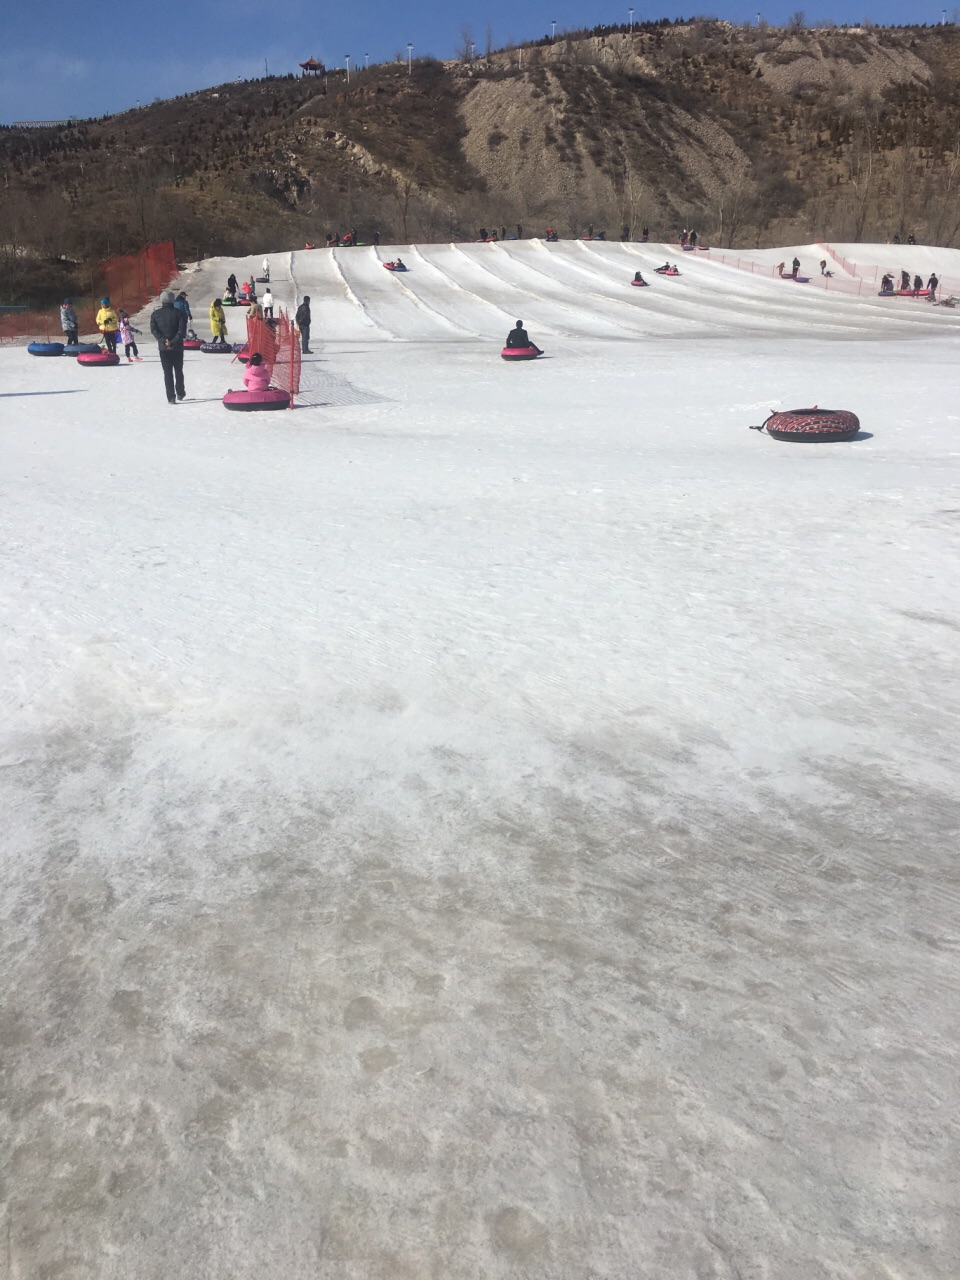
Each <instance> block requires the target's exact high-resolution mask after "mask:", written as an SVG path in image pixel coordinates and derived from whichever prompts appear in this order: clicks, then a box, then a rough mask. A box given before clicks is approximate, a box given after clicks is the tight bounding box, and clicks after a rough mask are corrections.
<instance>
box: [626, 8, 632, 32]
mask: <svg viewBox="0 0 960 1280" xmlns="http://www.w3.org/2000/svg"><path fill="white" fill-rule="evenodd" d="M627 13H629V15H630V34H631V35H633V10H632V9H628V10H627Z"/></svg>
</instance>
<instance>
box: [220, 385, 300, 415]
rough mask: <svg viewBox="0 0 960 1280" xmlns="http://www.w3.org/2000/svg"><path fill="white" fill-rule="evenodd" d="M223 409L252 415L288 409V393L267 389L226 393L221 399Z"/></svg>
mask: <svg viewBox="0 0 960 1280" xmlns="http://www.w3.org/2000/svg"><path fill="white" fill-rule="evenodd" d="M223 404H224V408H226V409H238V410H239V411H240V412H241V413H252V412H254V411H258V410H264V409H289V407H290V393H289V392H288V391H278V390H277V388H276V387H268V388H267V390H266V391H228V392H227V394H226V395H225V396H224V397H223Z"/></svg>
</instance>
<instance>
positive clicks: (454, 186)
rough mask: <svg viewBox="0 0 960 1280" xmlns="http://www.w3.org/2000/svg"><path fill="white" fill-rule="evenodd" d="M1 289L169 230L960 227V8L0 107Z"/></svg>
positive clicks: (567, 38)
mask: <svg viewBox="0 0 960 1280" xmlns="http://www.w3.org/2000/svg"><path fill="white" fill-rule="evenodd" d="M0 172H2V178H3V183H4V192H3V201H2V204H0V301H4V302H16V301H19V300H24V301H30V302H33V303H38V302H46V301H49V298H50V297H51V296H53V295H54V294H56V293H59V292H62V291H63V289H64V288H65V287H72V288H74V289H75V290H77V291H80V290H81V289H82V287H83V284H84V280H85V279H86V278H87V277H88V276H89V265H90V264H91V263H93V262H95V261H97V260H98V259H101V258H104V257H106V256H109V255H110V254H112V253H118V252H127V251H130V250H132V249H136V248H138V247H140V246H141V245H143V244H144V243H147V242H149V241H151V240H160V239H167V238H172V239H173V240H174V242H175V244H176V246H177V253H178V256H179V257H180V258H181V260H194V259H197V258H201V257H204V256H208V255H210V254H246V253H260V252H264V251H267V250H276V249H278V248H282V247H284V246H286V245H289V246H290V247H292V248H295V247H300V246H302V245H303V244H304V243H305V242H310V243H316V244H322V243H323V242H324V237H325V235H326V234H327V233H328V232H332V231H335V230H338V229H339V230H344V229H345V228H347V227H352V226H356V227H357V228H358V230H359V231H360V234H361V238H365V237H366V236H367V235H369V233H370V232H371V231H372V230H374V229H377V230H379V231H380V233H381V235H382V237H383V240H384V241H385V242H391V241H393V242H408V241H411V240H438V239H448V238H449V239H457V238H467V239H473V238H475V236H476V234H477V228H478V227H479V226H480V225H484V226H487V227H496V228H498V229H499V228H500V227H501V226H504V227H507V228H510V229H512V228H514V227H515V226H516V224H518V223H519V224H522V225H523V226H524V228H525V229H526V230H527V232H528V233H529V234H537V233H539V232H541V231H542V229H543V227H544V226H545V225H547V224H548V223H552V224H553V225H554V226H555V227H556V228H557V230H558V231H559V232H560V233H561V234H562V235H577V234H580V233H581V232H582V231H583V229H584V228H585V227H586V226H587V225H593V226H594V227H595V228H597V229H600V228H604V229H605V230H606V232H607V235H608V236H610V237H611V238H615V237H617V236H619V234H620V231H621V228H622V227H624V226H628V227H629V228H630V231H631V235H634V236H636V235H637V234H638V231H639V228H640V227H641V226H643V225H645V226H648V227H649V228H650V233H651V238H653V239H660V238H663V239H667V238H672V237H673V236H674V235H675V233H676V230H677V228H679V227H681V226H684V227H695V228H697V230H698V231H699V233H700V236H701V240H702V241H704V242H706V241H713V242H714V243H720V244H723V245H725V246H727V245H729V246H737V245H741V246H757V245H763V244H771V243H789V242H797V241H812V240H817V239H836V240H844V241H853V240H861V239H867V240H886V239H889V238H890V237H891V236H892V235H893V234H894V233H899V234H900V235H901V236H905V235H906V234H907V233H908V232H912V233H913V234H915V235H916V236H917V238H918V240H921V241H925V242H928V243H936V244H944V245H954V244H956V243H957V236H958V233H960V201H958V199H957V195H958V188H960V29H958V28H957V27H955V26H952V25H944V26H939V27H933V28H924V27H898V28H856V29H851V28H843V29H841V28H830V29H823V28H821V29H817V30H807V29H805V27H804V25H803V21H802V15H799V14H798V15H797V16H796V18H795V19H794V21H793V23H792V24H791V26H790V28H789V29H770V28H759V29H758V28H744V27H734V26H731V25H730V24H728V23H725V22H718V21H713V20H699V19H698V20H693V21H689V22H677V23H669V22H663V23H658V24H647V25H642V26H634V28H633V29H632V30H629V29H628V28H626V27H605V28H597V29H595V30H593V31H580V32H575V33H570V34H566V35H563V36H557V37H556V39H554V40H550V39H545V40H543V41H539V42H533V43H531V44H528V45H525V46H522V47H519V48H512V49H503V50H492V49H491V50H490V51H489V52H488V53H486V54H485V55H482V56H480V57H476V56H474V42H473V40H472V38H471V37H470V35H469V31H468V30H467V29H465V31H464V39H463V50H462V56H461V57H460V58H458V59H456V60H453V61H450V62H444V63H441V62H439V61H436V60H434V59H420V60H414V61H413V63H412V64H411V65H410V66H409V67H408V65H407V64H406V63H405V62H404V61H403V60H402V59H400V58H399V56H398V60H397V61H396V62H394V63H391V64H385V65H378V66H373V67H370V68H369V69H366V70H361V71H359V72H353V73H351V75H350V78H349V83H348V81H347V77H346V74H345V73H344V72H343V71H331V72H330V73H328V74H326V75H325V76H323V77H300V76H296V77H295V76H292V75H291V76H286V77H269V78H265V79H262V80H253V81H245V82H240V83H230V84H226V85H221V86H218V87H214V88H211V89H205V90H202V91H199V92H196V93H191V94H187V95H184V96H181V97H179V98H175V99H172V100H169V101H159V102H155V103H153V104H151V105H149V106H146V107H142V108H138V109H137V110H133V111H128V112H125V113H123V114H120V115H116V116H110V117H106V118H103V119H99V120H81V121H72V122H69V123H68V124H67V125H66V126H60V127H56V128H49V129H16V128H6V129H3V130H0Z"/></svg>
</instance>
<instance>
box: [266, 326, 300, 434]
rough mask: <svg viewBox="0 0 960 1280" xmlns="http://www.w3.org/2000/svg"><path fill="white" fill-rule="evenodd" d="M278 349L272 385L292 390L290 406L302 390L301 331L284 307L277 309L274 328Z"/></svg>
mask: <svg viewBox="0 0 960 1280" xmlns="http://www.w3.org/2000/svg"><path fill="white" fill-rule="evenodd" d="M274 335H275V337H276V349H275V351H274V358H273V376H272V377H271V379H270V385H271V386H274V387H277V388H278V389H279V390H281V391H289V392H290V408H291V409H292V408H293V397H294V396H295V395H297V394H298V393H299V391H300V333H299V331H298V329H297V326H296V325H295V324H294V322H293V321H292V320H291V319H290V317H289V316H288V315H287V313H286V312H285V311H284V310H283V308H282V307H280V308H278V311H277V324H276V327H275V329H274Z"/></svg>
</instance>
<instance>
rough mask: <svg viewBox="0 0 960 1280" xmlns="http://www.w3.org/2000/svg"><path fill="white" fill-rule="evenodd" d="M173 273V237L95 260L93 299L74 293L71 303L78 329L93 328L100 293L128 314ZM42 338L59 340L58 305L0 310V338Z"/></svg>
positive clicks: (94, 328) (153, 294)
mask: <svg viewBox="0 0 960 1280" xmlns="http://www.w3.org/2000/svg"><path fill="white" fill-rule="evenodd" d="M176 274H177V259H176V257H175V255H174V252H173V241H172V240H164V241H162V242H161V243H159V244H150V245H147V247H146V248H145V249H141V251H140V252H139V253H127V254H123V255H121V256H120V257H117V258H108V259H107V260H106V261H105V262H100V263H98V264H97V267H96V270H95V275H96V276H97V277H99V280H100V281H101V283H100V284H98V286H97V288H98V289H99V292H98V293H97V294H96V296H95V297H94V298H93V299H90V298H89V297H86V298H81V297H76V296H75V297H74V299H73V305H74V310H75V311H76V313H77V318H78V320H79V321H80V333H81V334H92V333H94V332H95V331H96V323H95V320H94V317H95V316H96V314H97V310H98V308H99V306H100V298H101V296H106V297H109V299H110V301H111V303H112V304H113V305H114V306H115V307H123V309H124V310H125V311H129V312H130V313H131V315H132V314H133V313H134V312H136V311H139V310H140V308H141V307H142V306H144V305H145V304H146V303H147V302H149V301H150V299H151V298H155V297H156V296H157V295H158V294H159V293H160V292H161V291H162V290H163V289H165V288H166V287H167V285H168V284H169V283H170V281H171V280H172V279H173V278H174V276H175V275H176ZM23 338H33V339H42V340H43V341H44V342H51V341H52V342H61V341H62V340H63V332H62V330H61V327H60V310H59V307H51V308H50V310H49V311H0V342H15V341H17V340H18V339H23Z"/></svg>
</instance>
